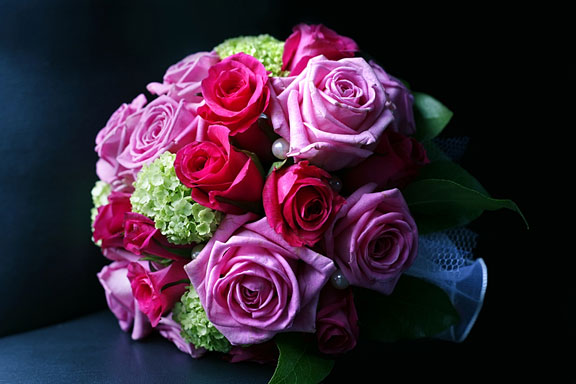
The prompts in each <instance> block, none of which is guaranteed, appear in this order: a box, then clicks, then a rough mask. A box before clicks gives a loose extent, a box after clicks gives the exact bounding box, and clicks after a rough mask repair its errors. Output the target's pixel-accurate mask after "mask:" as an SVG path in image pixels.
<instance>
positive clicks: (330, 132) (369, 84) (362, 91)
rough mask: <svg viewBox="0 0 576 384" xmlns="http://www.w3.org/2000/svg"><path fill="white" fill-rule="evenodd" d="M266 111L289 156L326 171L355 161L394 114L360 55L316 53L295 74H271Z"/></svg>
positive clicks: (363, 155) (362, 156) (373, 143)
mask: <svg viewBox="0 0 576 384" xmlns="http://www.w3.org/2000/svg"><path fill="white" fill-rule="evenodd" d="M271 88H272V93H273V97H272V99H271V103H270V108H269V114H270V115H271V120H272V125H273V126H274V130H275V131H276V133H278V134H279V135H280V136H282V137H283V138H284V139H286V141H288V142H289V143H290V152H289V153H288V156H291V157H294V159H295V160H296V161H300V160H309V161H310V162H311V163H312V164H315V165H318V166H319V167H322V168H324V169H326V170H328V171H335V170H338V169H341V168H344V167H349V166H353V165H356V164H358V163H359V162H360V161H361V160H362V159H365V158H366V157H368V156H370V155H371V154H372V149H373V148H374V147H375V146H376V143H377V142H378V140H379V139H380V136H381V135H382V133H383V132H384V130H385V129H386V128H387V127H388V126H389V125H390V123H391V122H392V120H393V119H394V116H393V114H392V110H391V108H392V103H391V101H390V100H389V97H388V95H387V93H386V89H385V88H384V86H383V85H382V83H381V82H380V80H379V79H378V77H377V75H376V73H375V72H374V69H373V68H372V67H371V66H370V65H369V64H368V63H367V62H366V61H365V60H364V59H362V58H351V59H342V60H339V61H332V60H328V59H326V58H325V57H323V56H318V57H315V58H313V59H311V60H310V61H309V62H308V66H307V67H306V69H305V70H304V71H303V72H302V73H300V74H299V75H298V76H296V77H292V78H273V81H272V87H271Z"/></svg>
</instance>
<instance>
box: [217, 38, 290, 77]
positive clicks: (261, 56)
mask: <svg viewBox="0 0 576 384" xmlns="http://www.w3.org/2000/svg"><path fill="white" fill-rule="evenodd" d="M214 50H216V52H217V53H218V55H219V56H220V58H222V59H224V58H226V57H228V56H232V55H234V54H236V53H239V52H244V53H246V54H248V55H250V56H253V57H255V58H256V59H258V60H259V61H260V62H261V63H262V64H263V65H264V68H266V70H267V71H269V72H271V75H272V76H287V75H288V72H286V71H282V53H283V52H284V42H283V41H280V40H278V39H275V38H274V37H272V36H270V35H258V36H240V37H234V38H232V39H228V40H225V41H224V42H223V43H222V44H220V45H218V46H217V47H216V48H214Z"/></svg>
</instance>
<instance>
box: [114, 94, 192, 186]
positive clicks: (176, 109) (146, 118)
mask: <svg viewBox="0 0 576 384" xmlns="http://www.w3.org/2000/svg"><path fill="white" fill-rule="evenodd" d="M127 124H128V125H129V126H131V125H132V124H133V125H134V127H133V130H132V134H131V135H130V139H129V142H128V145H127V146H126V148H125V149H124V151H123V152H122V153H121V154H120V155H119V156H118V162H119V163H120V164H121V165H122V166H124V167H125V168H127V169H130V170H131V171H132V172H133V174H134V176H135V175H136V174H137V173H138V171H140V169H141V168H142V166H143V165H144V164H149V163H151V162H152V161H154V160H155V159H156V158H158V157H159V156H160V155H161V154H162V153H164V152H166V151H171V152H173V153H175V152H176V151H177V150H178V149H180V148H182V147H183V146H184V145H186V144H188V143H190V142H192V141H194V140H196V131H197V126H198V117H197V116H196V115H195V114H194V113H193V112H192V111H190V110H188V109H186V108H184V101H182V100H181V101H180V102H176V101H174V100H173V99H171V98H170V97H168V96H160V97H158V98H157V99H155V100H154V101H152V102H151V103H150V104H148V105H147V106H146V107H145V108H144V110H143V111H142V113H141V114H140V115H139V116H138V118H132V119H130V121H128V122H127Z"/></svg>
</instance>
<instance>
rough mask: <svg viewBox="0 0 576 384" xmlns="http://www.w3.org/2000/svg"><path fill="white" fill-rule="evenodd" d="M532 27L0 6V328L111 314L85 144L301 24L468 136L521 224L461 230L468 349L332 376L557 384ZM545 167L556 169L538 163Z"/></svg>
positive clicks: (397, 350) (297, 9)
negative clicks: (477, 282)
mask: <svg viewBox="0 0 576 384" xmlns="http://www.w3.org/2000/svg"><path fill="white" fill-rule="evenodd" d="M543 17H544V15H543V14H539V10H528V9H514V10H505V9H502V8H500V7H489V6H488V5H487V4H486V3H481V4H480V3H476V4H470V5H468V6H467V7H466V8H459V7H458V6H456V7H452V8H441V7H439V6H438V5H433V6H427V7H422V6H420V5H416V4H406V5H405V6H399V5H398V4H388V3H382V8H380V9H376V8H374V7H373V6H371V5H370V4H368V3H360V2H358V4H349V5H338V4H335V3H312V2H294V1H291V2H289V3H280V2H275V1H272V0H270V1H266V0H259V1H252V2H250V3H247V4H245V3H242V2H236V1H232V0H230V1H225V2H217V1H208V2H185V1H162V2H160V1H157V2H153V1H145V0H140V1H87V0H81V1H80V0H77V1H74V0H56V1H50V2H48V1H40V0H37V1H17V0H0V213H1V215H0V228H1V230H0V246H1V248H0V257H1V264H0V297H1V298H2V303H0V335H3V334H9V333H13V332H19V331H24V330H27V329H31V328H35V327H38V326H42V325H47V324H52V323H56V322H58V321H62V320H66V319H69V318H73V317H75V316H78V315H81V314H85V313H89V312H92V311H95V310H99V309H102V308H105V301H104V295H103V292H102V291H101V287H100V286H99V285H98V282H97V280H96V278H95V273H96V272H97V271H99V270H100V268H101V267H102V266H103V265H104V264H105V263H106V260H104V259H103V258H102V257H101V256H100V255H99V253H98V249H97V248H96V247H94V246H93V245H92V244H91V242H90V231H89V209H90V207H91V201H90V195H89V192H90V189H91V187H92V185H93V183H94V181H95V180H96V176H95V172H94V164H95V162H96V155H95V153H94V152H93V147H94V138H95V135H96V133H97V132H98V130H99V129H100V128H101V127H102V126H103V125H104V124H105V123H106V120H107V119H108V117H109V115H110V114H111V113H112V112H113V111H114V110H115V109H116V108H117V107H118V106H119V105H120V104H121V103H123V102H127V101H130V100H132V98H134V97H135V96H136V95H137V94H138V93H140V92H145V85H146V84H147V83H148V82H151V81H159V80H161V78H162V75H163V73H164V71H165V69H166V68H167V67H168V66H169V65H171V64H173V63H175V62H176V61H178V60H180V59H181V58H183V57H184V56H186V55H187V54H189V53H192V52H196V51H201V50H210V49H211V48H212V47H214V46H215V45H217V44H218V43H220V42H221V41H223V40H224V39H226V38H229V37H234V36H238V35H254V34H260V33H269V34H271V35H273V36H275V37H277V38H279V39H285V38H286V37H287V36H288V35H289V34H290V33H291V28H292V26H293V25H295V24H297V23H299V22H307V23H324V24H325V25H327V26H328V27H330V28H332V29H334V30H336V31H337V32H338V33H340V34H342V35H346V36H350V37H352V38H353V39H354V40H356V42H357V43H358V45H359V46H360V48H361V49H362V50H364V51H365V52H367V53H369V54H371V55H372V56H373V57H374V58H375V59H377V61H379V62H380V63H381V64H382V66H383V67H384V68H385V69H386V70H387V71H388V72H389V73H391V74H393V75H395V76H397V77H400V78H402V79H405V80H407V81H408V82H409V83H410V85H411V87H412V89H414V90H417V91H422V92H426V93H429V94H431V95H433V96H434V97H436V98H437V99H439V100H441V101H442V102H443V103H444V104H445V105H446V106H448V107H449V108H450V109H451V110H452V111H454V118H453V120H452V122H451V123H450V125H449V127H448V128H447V129H446V130H445V132H444V135H445V136H468V137H470V145H469V149H468V151H467V153H466V155H465V157H464V158H463V160H462V164H463V166H464V167H465V168H466V169H468V170H469V171H470V172H471V173H472V174H473V175H475V176H476V177H477V178H478V179H479V180H480V182H481V183H482V184H483V185H484V186H485V187H486V189H487V190H488V191H489V192H490V193H491V194H492V195H493V196H494V197H499V198H510V199H512V200H514V201H515V202H516V203H517V204H518V205H519V207H520V208H521V209H522V211H523V212H524V214H525V216H526V218H527V220H528V221H529V223H530V226H531V228H530V230H527V229H526V228H525V226H524V225H523V223H522V221H521V219H520V218H519V217H518V216H517V215H515V214H513V213H511V212H505V211H499V212H488V213H486V214H485V215H484V216H482V217H481V218H480V219H479V220H478V221H477V222H475V223H474V224H473V225H472V228H473V229H474V230H476V231H477V232H479V233H480V235H481V236H480V240H479V246H478V249H477V255H478V256H479V257H483V258H484V260H485V261H486V263H487V265H488V271H489V279H488V281H489V284H488V291H487V295H486V302H485V306H484V309H483V311H482V312H481V314H480V316H479V318H478V321H477V324H476V327H475V328H474V329H473V330H472V332H471V333H470V335H469V338H468V339H467V340H466V341H465V342H464V343H461V344H451V343H444V342H430V341H423V342H414V343H399V344H394V345H364V344H362V345H361V346H360V348H359V349H358V351H356V352H354V353H352V354H351V355H350V356H347V357H344V358H342V360H343V361H342V362H341V364H339V365H337V368H336V369H335V371H334V374H333V375H332V376H331V378H330V382H339V379H342V380H340V381H344V378H346V379H348V381H349V380H351V379H354V378H358V377H365V375H367V374H368V373H373V372H374V373H377V374H378V375H379V377H378V379H377V380H374V382H380V381H382V382H385V381H386V379H387V378H390V377H394V378H400V377H402V375H405V377H406V378H408V379H410V378H431V379H434V380H435V379H438V378H440V377H444V375H449V376H446V378H447V380H448V382H456V381H458V379H460V378H462V379H463V376H461V375H462V372H467V376H466V377H467V378H468V379H467V380H468V381H472V382H475V381H479V380H480V379H492V378H508V379H513V378H516V379H520V378H533V377H535V375H536V374H538V375H539V374H542V375H548V376H543V377H548V378H550V377H551V376H549V375H552V376H554V377H558V378H562V380H561V382H566V381H565V380H566V378H567V377H569V376H570V375H569V373H568V372H569V371H568V369H567V367H566V366H565V365H564V364H563V363H564V359H567V358H569V357H570V355H571V356H572V357H574V356H573V353H572V352H566V353H561V352H560V351H561V350H562V348H564V347H567V348H573V345H572V343H573V341H574V339H573V335H574V331H573V327H574V317H573V316H572V315H569V314H568V311H569V304H572V305H573V304H574V302H575V301H574V294H573V292H574V289H573V288H569V284H568V282H569V280H568V279H567V278H565V277H564V275H563V272H565V271H567V268H568V267H567V263H568V261H567V259H569V258H571V257H573V253H574V252H572V253H570V252H568V251H565V250H561V247H565V246H566V243H567V242H569V241H568V240H566V239H565V238H564V237H563V236H561V235H560V228H561V227H562V225H561V223H560V222H558V221H556V220H555V219H552V217H548V216H547V214H546V213H547V212H553V213H555V212H559V211H562V210H563V209H564V208H562V207H564V204H563V203H562V201H561V199H560V198H559V197H555V193H554V192H553V191H554V189H555V188H558V189H561V188H562V187H561V183H560V182H559V181H558V180H561V179H560V178H559V177H558V176H562V177H564V176H563V175H564V174H563V173H562V167H563V166H564V164H565V163H564V162H563V161H562V160H560V157H559V154H558V153H557V151H559V149H558V148H559V146H557V145H558V144H559V143H558V138H557V136H556V138H554V136H555V135H554V133H553V132H555V131H556V132H557V131H558V129H560V127H557V128H554V127H551V126H550V125H551V120H550V119H549V118H548V117H547V115H549V114H550V113H551V111H549V110H548V109H547V107H545V105H544V104H545V101H546V99H547V98H548V97H549V95H550V92H549V91H550V89H549V88H548V87H547V85H546V82H547V81H548V79H549V78H550V76H552V75H554V76H556V78H557V77H558V74H550V75H543V74H542V73H540V71H541V68H540V67H539V66H538V65H536V60H535V58H537V57H542V56H545V55H547V49H549V48H548V47H547V46H546V45H539V44H538V43H539V41H540V38H542V34H541V32H542V29H541V28H537V26H538V25H539V22H537V21H538V20H539V21H542V18H543ZM550 157H552V159H553V162H552V163H553V164H554V166H552V167H548V166H543V165H544V160H546V159H548V158H550ZM544 218H546V219H544ZM555 228H557V230H556V229H555ZM550 229H552V232H549V233H547V234H546V235H544V230H550ZM550 233H552V234H550ZM544 239H545V240H546V241H541V240H544ZM543 244H545V245H546V248H541V245H543ZM568 293H570V294H569V295H568ZM442 372H445V373H442ZM358 375H361V376H358ZM572 377H574V376H573V375H572ZM407 381H408V382H411V380H407ZM463 381H465V380H464V379H463Z"/></svg>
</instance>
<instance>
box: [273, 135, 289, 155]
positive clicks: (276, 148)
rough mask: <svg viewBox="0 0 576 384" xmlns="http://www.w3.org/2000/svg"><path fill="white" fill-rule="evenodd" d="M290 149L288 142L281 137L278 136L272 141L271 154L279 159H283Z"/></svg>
mask: <svg viewBox="0 0 576 384" xmlns="http://www.w3.org/2000/svg"><path fill="white" fill-rule="evenodd" d="M289 150H290V144H288V142H287V141H286V140H284V139H283V138H279V139H277V140H276V141H274V143H272V154H273V155H274V156H275V157H277V158H278V159H280V160H284V159H285V158H286V156H287V155H288V151H289Z"/></svg>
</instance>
